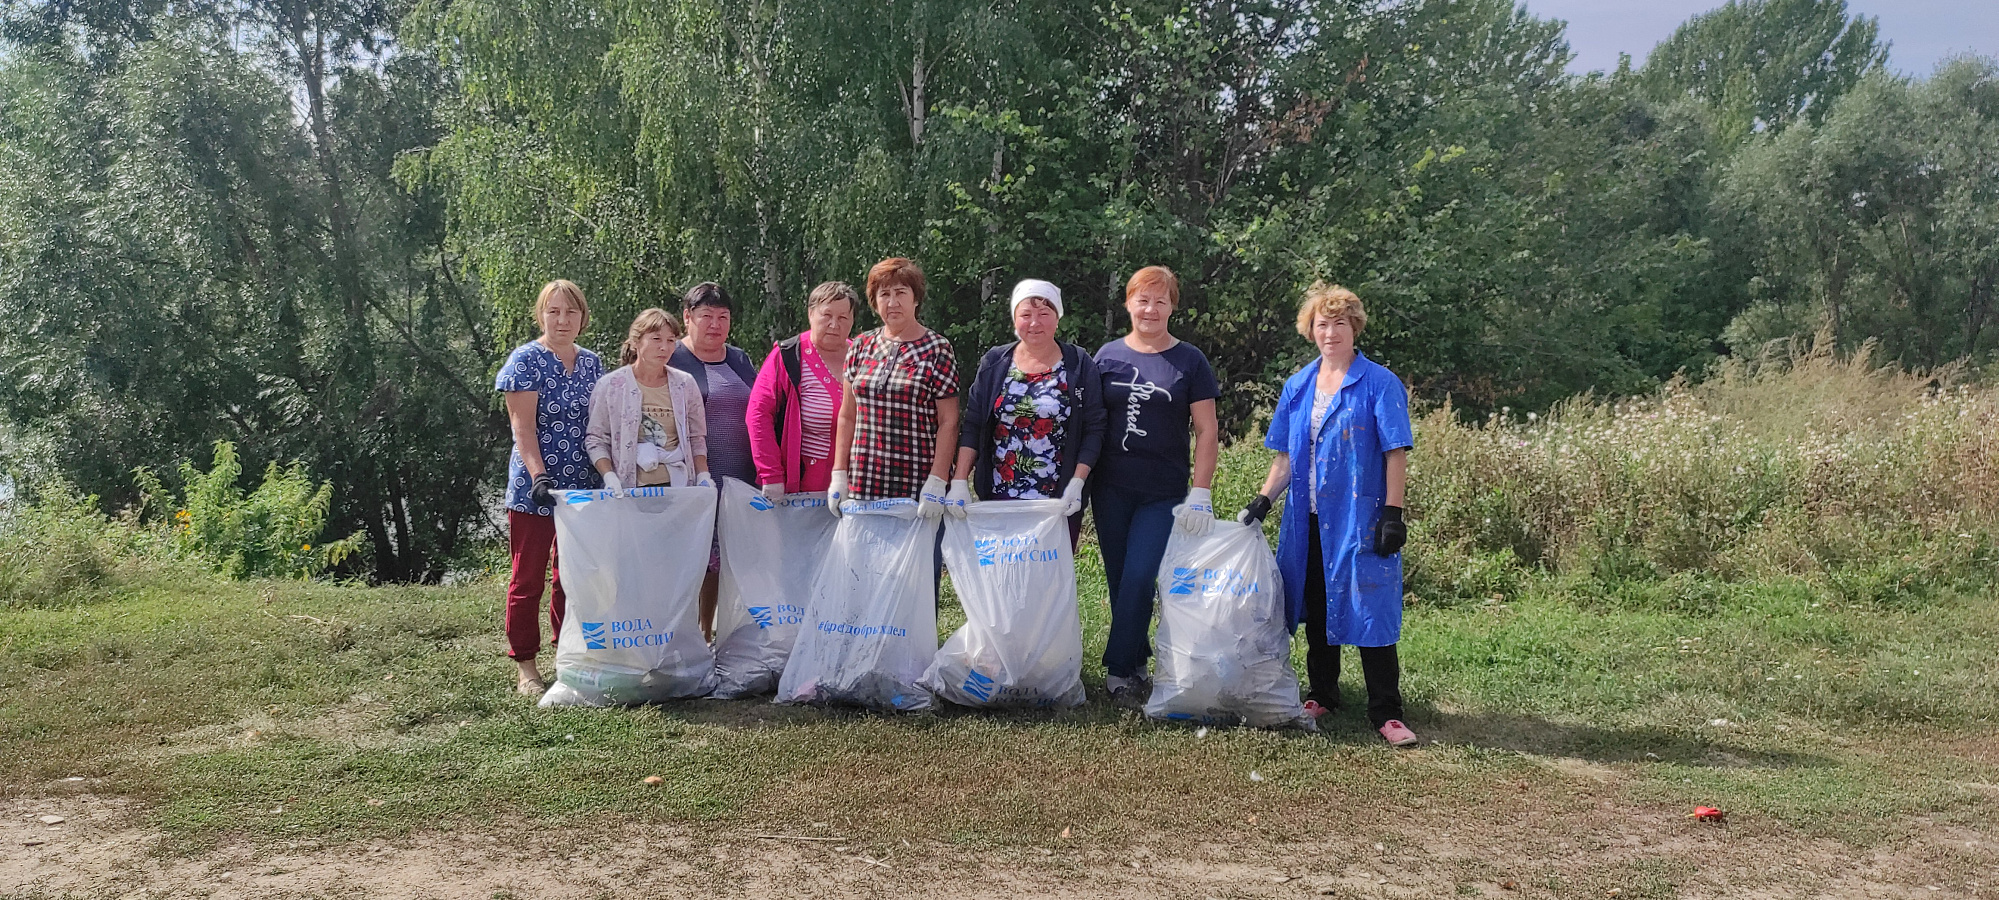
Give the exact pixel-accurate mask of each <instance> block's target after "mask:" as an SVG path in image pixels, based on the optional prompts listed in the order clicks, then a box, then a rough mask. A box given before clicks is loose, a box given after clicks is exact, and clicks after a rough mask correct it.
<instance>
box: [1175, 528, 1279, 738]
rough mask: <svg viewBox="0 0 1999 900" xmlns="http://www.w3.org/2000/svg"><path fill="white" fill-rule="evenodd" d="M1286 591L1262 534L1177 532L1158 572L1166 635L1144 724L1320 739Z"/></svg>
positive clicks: (1248, 530)
mask: <svg viewBox="0 0 1999 900" xmlns="http://www.w3.org/2000/svg"><path fill="white" fill-rule="evenodd" d="M1284 618H1285V617H1284V589H1283V584H1282V582H1281V581H1280V580H1279V578H1278V574H1277V557H1276V555H1275V554H1273V553H1271V552H1270V545H1269V544H1268V543H1266V542H1265V541H1264V538H1263V529H1262V528H1259V527H1255V526H1249V525H1238V524H1235V523H1232V522H1216V523H1215V527H1214V530H1213V531H1212V532H1210V533H1209V534H1208V535H1206V536H1204V537H1190V536H1188V535H1185V534H1181V533H1180V532H1178V531H1175V532H1174V533H1173V536H1172V537H1171V538H1169V539H1168V540H1167V542H1166V555H1165V558H1164V559H1162V560H1161V561H1160V564H1159V631H1158V633H1157V634H1156V635H1155V638H1154V643H1155V645H1156V647H1157V658H1158V662H1157V664H1156V668H1155V671H1154V673H1153V682H1152V699H1151V700H1150V701H1149V702H1147V703H1146V704H1145V714H1146V715H1148V716H1151V717H1153V718H1155V719H1175V720H1185V721H1195V722H1203V723H1209V724H1235V723H1241V724H1244V725H1252V726H1256V727H1260V728H1270V727H1276V726H1282V725H1294V724H1295V725H1298V726H1300V727H1304V728H1306V729H1308V730H1310V729H1313V728H1314V726H1313V723H1312V720H1311V718H1310V717H1309V716H1307V715H1305V708H1304V705H1303V704H1302V703H1301V702H1300V701H1299V698H1298V674H1297V673H1296V672H1295V671H1293V670H1292V668H1291V632H1290V630H1289V629H1287V628H1285V626H1284Z"/></svg>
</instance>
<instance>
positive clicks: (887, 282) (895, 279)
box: [868, 256, 924, 312]
mask: <svg viewBox="0 0 1999 900" xmlns="http://www.w3.org/2000/svg"><path fill="white" fill-rule="evenodd" d="M898 284H899V285H903V286H905V287H908V288H909V292H910V293H912V294H915V295H916V305H917V306H918V307H921V306H923V289H924V280H923V267H922V266H919V265H917V264H916V260H913V259H910V258H908V257H904V256H891V257H889V258H888V259H884V260H882V261H881V262H878V263H875V267H874V268H872V269H869V270H868V306H869V307H870V308H872V307H873V306H874V305H875V292H876V291H879V290H881V289H882V288H885V287H892V286H895V285H898ZM875 311H876V312H880V311H881V310H875Z"/></svg>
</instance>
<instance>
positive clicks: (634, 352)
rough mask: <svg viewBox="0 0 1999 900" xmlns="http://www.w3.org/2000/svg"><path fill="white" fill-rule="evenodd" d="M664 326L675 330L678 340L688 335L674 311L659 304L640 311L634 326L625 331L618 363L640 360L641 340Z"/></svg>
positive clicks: (633, 322) (624, 363)
mask: <svg viewBox="0 0 1999 900" xmlns="http://www.w3.org/2000/svg"><path fill="white" fill-rule="evenodd" d="M662 328H664V329H666V330H668V331H671V332H673V339H674V340H676V341H677V340H680V339H681V338H683V337H686V336H687V332H686V331H683V330H681V327H680V322H679V321H677V320H675V319H674V318H673V313H670V312H667V311H666V310H663V309H660V308H659V307H657V306H655V307H652V308H651V309H648V310H645V311H644V312H641V313H639V315H638V318H636V319H633V320H632V327H631V328H630V329H628V330H626V332H625V347H624V349H623V350H620V351H618V365H621V366H629V365H631V364H632V363H635V362H638V361H639V341H642V340H645V336H646V335H648V334H651V333H653V332H655V331H658V330H660V329H662Z"/></svg>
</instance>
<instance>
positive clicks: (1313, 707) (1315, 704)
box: [1305, 700, 1332, 719]
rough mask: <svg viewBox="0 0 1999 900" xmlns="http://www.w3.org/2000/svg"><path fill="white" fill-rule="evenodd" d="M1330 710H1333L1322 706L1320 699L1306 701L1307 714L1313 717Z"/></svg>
mask: <svg viewBox="0 0 1999 900" xmlns="http://www.w3.org/2000/svg"><path fill="white" fill-rule="evenodd" d="M1329 712H1332V710H1329V709H1327V708H1325V707H1323V706H1320V705H1319V701H1317V700H1307V701H1305V715H1308V716H1311V717H1312V718H1314V719H1316V718H1318V717H1320V716H1323V715H1325V714H1326V713H1329Z"/></svg>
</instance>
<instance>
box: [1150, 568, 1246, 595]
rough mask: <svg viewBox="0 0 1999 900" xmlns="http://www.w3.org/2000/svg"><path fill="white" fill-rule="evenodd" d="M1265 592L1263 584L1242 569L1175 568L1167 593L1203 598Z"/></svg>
mask: <svg viewBox="0 0 1999 900" xmlns="http://www.w3.org/2000/svg"><path fill="white" fill-rule="evenodd" d="M1262 590H1263V582H1262V581H1260V580H1259V579H1258V578H1257V577H1256V576H1255V575H1252V574H1251V573H1248V572H1244V571H1242V570H1240V569H1231V568H1228V567H1226V566H1219V567H1216V568H1212V569H1188V568H1182V567H1180V566H1174V567H1173V582H1172V584H1170V585H1168V586H1167V589H1166V593H1168V594H1181V595H1193V594H1198V595H1200V596H1203V597H1220V596H1230V597H1244V596H1248V595H1250V594H1255V593H1259V592H1261V591H1262Z"/></svg>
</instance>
